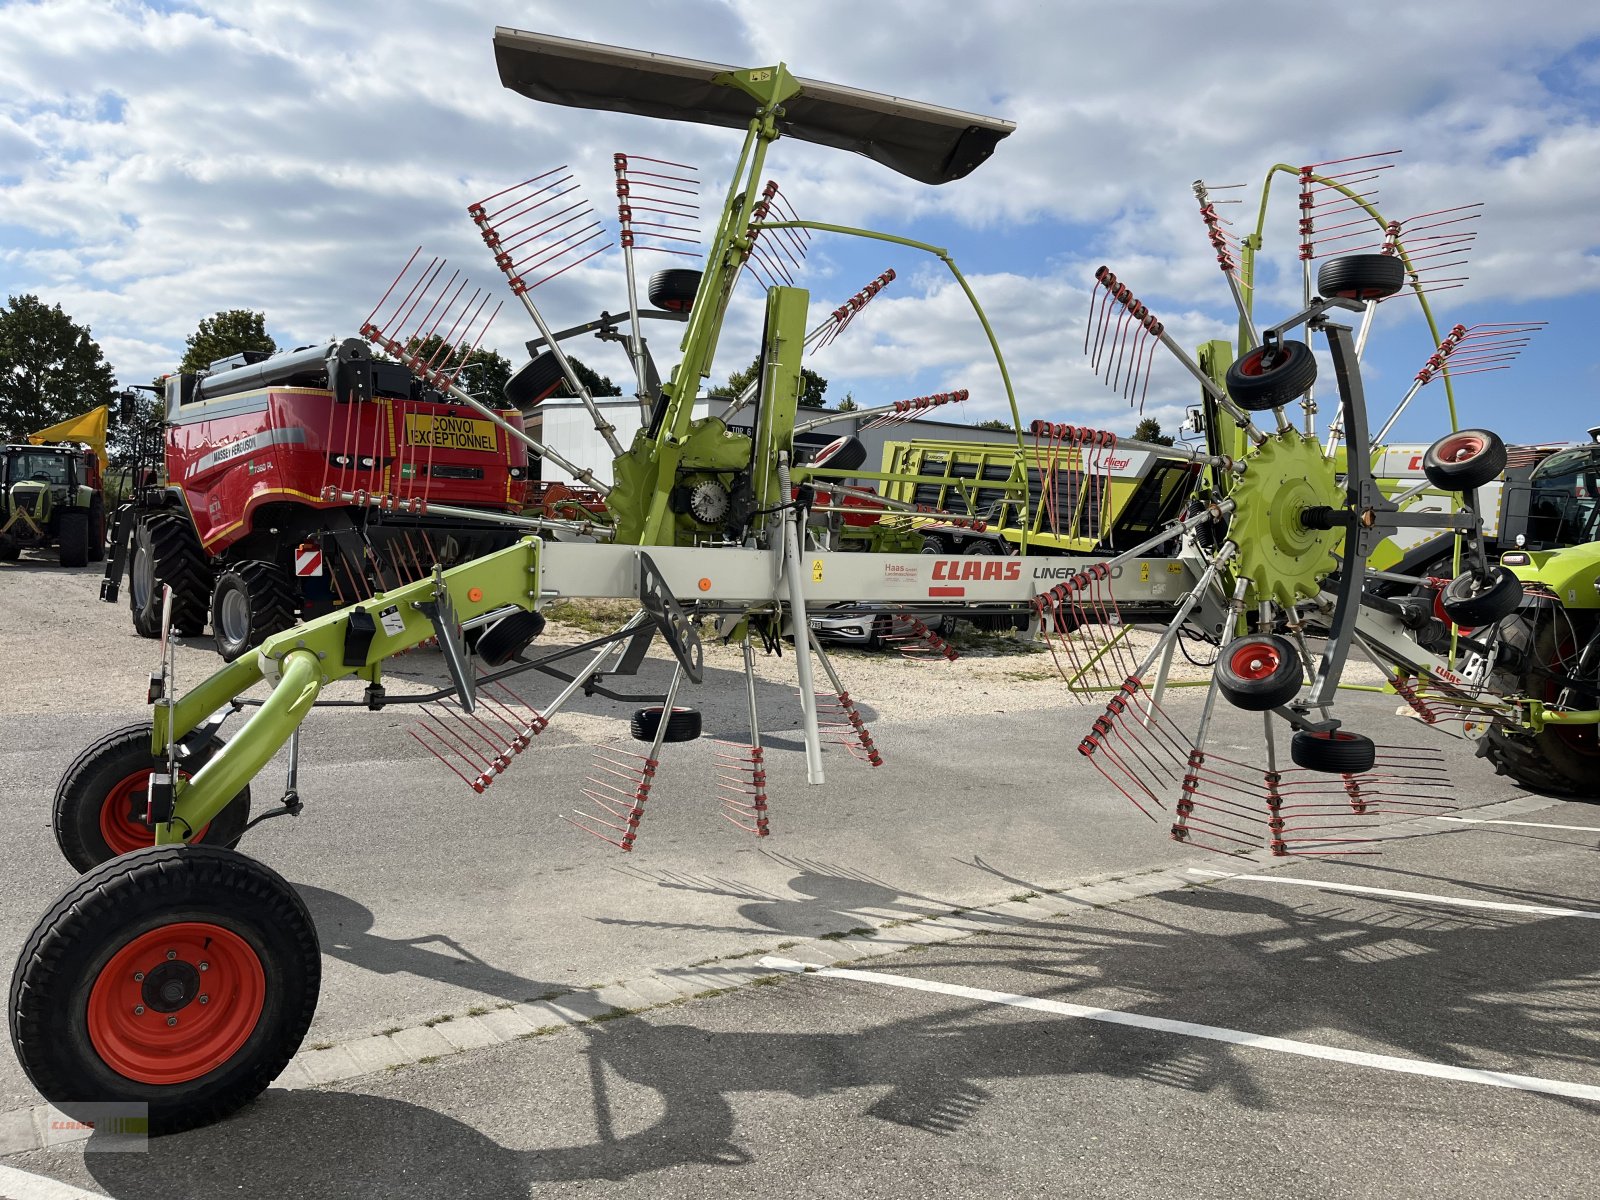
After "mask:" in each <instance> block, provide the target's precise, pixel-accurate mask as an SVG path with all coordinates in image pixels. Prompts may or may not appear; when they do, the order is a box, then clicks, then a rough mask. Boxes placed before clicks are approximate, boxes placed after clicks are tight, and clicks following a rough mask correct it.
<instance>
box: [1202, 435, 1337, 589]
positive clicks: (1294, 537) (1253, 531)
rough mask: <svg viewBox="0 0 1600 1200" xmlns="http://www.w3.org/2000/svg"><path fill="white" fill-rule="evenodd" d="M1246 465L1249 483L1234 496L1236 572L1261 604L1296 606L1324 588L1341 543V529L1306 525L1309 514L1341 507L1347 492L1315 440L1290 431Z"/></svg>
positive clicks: (1230, 533)
mask: <svg viewBox="0 0 1600 1200" xmlns="http://www.w3.org/2000/svg"><path fill="white" fill-rule="evenodd" d="M1245 461H1246V468H1247V469H1246V471H1245V474H1244V478H1242V479H1241V480H1240V481H1239V482H1238V483H1237V484H1235V485H1234V488H1233V491H1232V492H1231V493H1230V494H1229V495H1230V498H1231V499H1232V500H1233V501H1234V503H1235V505H1236V508H1235V509H1234V513H1233V520H1232V521H1231V522H1230V524H1229V526H1228V537H1229V539H1230V540H1231V541H1232V542H1233V543H1234V544H1235V545H1236V546H1238V547H1239V553H1238V556H1237V557H1236V558H1235V560H1234V561H1235V564H1236V571H1237V574H1238V576H1239V577H1241V578H1247V579H1249V580H1250V589H1251V592H1252V593H1253V599H1254V600H1255V601H1256V602H1257V603H1259V602H1261V601H1264V600H1273V601H1276V602H1277V603H1278V604H1279V605H1281V606H1283V607H1284V608H1292V607H1293V606H1294V605H1295V603H1297V602H1298V601H1300V600H1304V599H1308V598H1310V597H1312V596H1315V595H1316V594H1317V593H1318V592H1319V591H1320V590H1321V587H1322V581H1323V580H1324V579H1326V578H1327V576H1328V573H1329V572H1330V571H1332V570H1333V569H1334V567H1335V566H1336V565H1337V559H1335V557H1334V553H1335V551H1337V550H1338V548H1339V547H1340V545H1341V544H1342V543H1343V540H1344V530H1343V529H1342V528H1334V529H1313V528H1310V527H1308V526H1307V524H1306V522H1305V520H1304V516H1305V513H1306V511H1307V510H1308V509H1313V508H1333V509H1342V508H1343V507H1344V503H1345V497H1344V493H1343V491H1342V490H1341V489H1340V487H1339V485H1338V481H1337V480H1336V479H1335V478H1334V469H1333V461H1332V460H1331V459H1330V458H1328V456H1327V455H1325V454H1324V453H1323V452H1322V447H1321V446H1320V445H1318V443H1317V441H1316V439H1315V438H1310V437H1306V436H1305V435H1304V434H1301V433H1298V432H1296V431H1295V430H1292V429H1288V430H1284V431H1282V432H1280V433H1277V434H1274V435H1273V436H1271V437H1269V438H1268V439H1267V440H1266V441H1265V442H1264V443H1262V444H1261V445H1260V446H1259V447H1257V448H1256V449H1255V450H1254V451H1253V452H1252V453H1251V455H1250V456H1249V458H1247V459H1246V460H1245Z"/></svg>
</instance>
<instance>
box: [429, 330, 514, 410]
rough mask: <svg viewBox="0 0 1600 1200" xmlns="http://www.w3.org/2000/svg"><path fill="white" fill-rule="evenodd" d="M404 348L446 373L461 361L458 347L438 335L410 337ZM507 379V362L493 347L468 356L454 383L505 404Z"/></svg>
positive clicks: (487, 401) (489, 402)
mask: <svg viewBox="0 0 1600 1200" xmlns="http://www.w3.org/2000/svg"><path fill="white" fill-rule="evenodd" d="M406 350H407V351H408V352H409V353H411V354H414V355H416V356H417V357H418V358H420V359H422V361H423V362H425V363H432V364H433V365H434V367H435V368H437V369H440V370H443V371H445V372H446V373H448V372H450V371H453V370H455V368H456V365H457V364H458V363H459V362H460V361H461V358H460V356H461V348H460V347H459V346H451V345H448V344H447V343H446V342H445V340H444V339H443V338H441V337H440V336H439V335H438V334H433V335H431V336H429V337H425V338H420V339H419V338H412V339H411V340H410V341H409V342H407V343H406ZM510 378H511V363H510V362H508V361H507V360H506V359H505V358H503V357H502V356H501V355H499V354H496V353H495V352H494V351H493V350H482V349H479V350H473V351H472V352H470V353H469V354H468V355H467V362H466V365H465V366H463V367H462V368H461V374H460V375H458V376H456V386H457V387H459V388H460V389H461V390H462V391H464V392H466V393H467V394H468V395H469V396H472V397H474V398H476V399H478V400H481V401H483V403H485V404H487V405H490V406H491V407H493V406H497V405H500V404H503V403H505V387H506V380H508V379H510Z"/></svg>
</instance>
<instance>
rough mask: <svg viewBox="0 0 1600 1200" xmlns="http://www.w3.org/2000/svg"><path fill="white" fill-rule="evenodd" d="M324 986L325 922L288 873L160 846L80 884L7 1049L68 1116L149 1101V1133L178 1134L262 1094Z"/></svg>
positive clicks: (32, 967) (27, 964) (14, 984)
mask: <svg viewBox="0 0 1600 1200" xmlns="http://www.w3.org/2000/svg"><path fill="white" fill-rule="evenodd" d="M321 986H322V957H321V950H320V948H319V946H318V944H317V931H316V927H315V926H314V925H313V924H312V922H311V915H310V913H308V912H307V911H306V906H305V903H304V902H303V901H302V900H301V899H300V897H299V895H297V894H296V892H295V890H294V889H293V888H292V887H290V886H289V884H288V883H286V882H285V881H284V880H283V878H282V877H281V876H280V875H278V873H277V872H275V871H273V870H272V869H270V868H269V867H267V866H265V865H263V864H262V863H259V862H256V861H255V860H254V859H251V858H248V857H246V856H245V855H243V854H240V853H239V852H238V851H235V850H224V849H222V848H220V847H217V846H151V847H149V848H148V849H144V850H135V851H134V852H133V853H132V854H127V855H124V856H123V857H121V858H117V859H114V860H112V861H111V862H108V863H103V864H102V865H101V866H99V867H97V868H96V869H95V870H93V871H91V872H89V874H87V875H85V876H83V878H81V879H79V880H78V881H77V882H76V883H74V884H73V885H72V886H71V887H70V888H68V889H67V891H66V892H65V893H64V894H63V895H62V897H61V899H60V900H58V901H57V902H56V904H55V906H54V907H53V908H51V909H50V911H49V912H48V913H46V914H45V916H44V918H43V919H42V920H40V922H39V923H38V925H37V926H35V927H34V930H33V932H32V933H31V934H30V935H29V936H28V940H27V942H26V944H25V945H24V946H23V948H22V956H21V958H20V959H18V961H17V967H16V971H15V972H14V973H13V975H12V977H11V997H10V998H11V1044H12V1046H13V1048H14V1049H15V1050H16V1054H17V1059H18V1061H20V1062H21V1064H22V1069H23V1070H24V1071H25V1072H27V1075H28V1078H29V1079H30V1080H31V1081H32V1082H33V1085H34V1087H36V1088H38V1089H39V1091H40V1092H41V1093H43V1095H44V1097H45V1099H47V1100H48V1101H50V1102H51V1103H52V1104H54V1105H56V1106H58V1107H59V1108H61V1109H62V1110H63V1111H64V1112H66V1113H68V1114H77V1113H78V1112H79V1111H80V1106H82V1110H81V1111H82V1115H83V1116H84V1117H85V1118H87V1119H93V1116H94V1103H98V1104H99V1105H101V1106H102V1108H103V1105H104V1104H105V1103H106V1102H113V1103H128V1104H144V1105H148V1106H149V1107H148V1115H149V1132H150V1133H151V1134H166V1133H177V1132H179V1131H180V1130H184V1129H193V1128H194V1127H196V1126H198V1125H207V1124H210V1123H211V1122H213V1121H217V1120H220V1119H221V1118H223V1117H225V1116H227V1115H228V1114H229V1113H231V1112H233V1111H235V1110H236V1109H239V1108H241V1107H243V1106H244V1105H246V1104H248V1103H249V1102H250V1101H251V1100H253V1099H255V1098H256V1097H257V1096H259V1095H260V1094H261V1093H262V1092H263V1091H265V1090H266V1088H267V1085H268V1084H270V1083H271V1082H272V1081H273V1079H275V1078H276V1077H277V1076H278V1074H279V1073H280V1072H282V1070H283V1068H284V1067H285V1066H287V1065H288V1063H289V1060H290V1059H291V1058H292V1057H293V1056H294V1053H295V1051H296V1050H297V1049H299V1047H300V1043H301V1041H302V1040H303V1039H304V1037H305V1034H306V1030H307V1028H309V1027H310V1025H311V1017H312V1014H313V1013H314V1012H315V1010H316V1007H317V994H318V992H319V991H320V990H321ZM86 1098H87V1099H86ZM91 1101H92V1102H94V1103H91Z"/></svg>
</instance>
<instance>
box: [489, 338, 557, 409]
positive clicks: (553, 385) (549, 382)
mask: <svg viewBox="0 0 1600 1200" xmlns="http://www.w3.org/2000/svg"><path fill="white" fill-rule="evenodd" d="M566 381H567V376H566V374H565V372H563V371H562V370H561V364H560V363H559V362H557V361H556V356H555V355H554V354H552V353H550V351H548V350H546V351H545V352H544V353H543V354H540V355H537V356H535V357H533V358H531V359H529V360H528V361H527V362H525V363H523V364H522V366H520V367H518V368H517V373H516V374H515V375H513V376H511V378H510V379H507V380H506V384H505V388H504V389H503V390H504V392H505V397H506V401H507V403H509V404H510V405H511V407H512V408H515V409H516V410H517V411H519V412H520V413H522V415H523V416H531V415H532V413H533V410H534V409H536V408H538V407H539V405H540V404H542V403H543V402H544V400H545V399H546V398H547V397H548V396H549V395H550V393H551V392H553V391H555V390H556V389H557V388H558V387H560V386H561V385H562V384H563V383H565V382H566Z"/></svg>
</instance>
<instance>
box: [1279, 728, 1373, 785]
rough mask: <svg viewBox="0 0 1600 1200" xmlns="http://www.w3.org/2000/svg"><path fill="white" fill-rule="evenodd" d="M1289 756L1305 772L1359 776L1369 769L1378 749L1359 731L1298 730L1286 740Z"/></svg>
mask: <svg viewBox="0 0 1600 1200" xmlns="http://www.w3.org/2000/svg"><path fill="white" fill-rule="evenodd" d="M1289 757H1290V758H1292V759H1293V760H1294V765H1295V766H1297V767H1304V768H1305V769H1306V770H1308V771H1323V772H1326V773H1328V774H1330V775H1359V774H1361V772H1363V771H1370V770H1372V764H1373V763H1374V762H1376V761H1377V757H1378V748H1377V747H1376V746H1374V745H1373V744H1372V739H1371V738H1369V737H1367V736H1365V735H1364V734H1359V733H1349V732H1347V731H1346V730H1343V729H1335V730H1333V731H1332V732H1331V733H1312V732H1311V731H1309V730H1306V729H1302V730H1299V731H1298V732H1296V734H1295V735H1294V737H1292V738H1290V739H1289Z"/></svg>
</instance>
